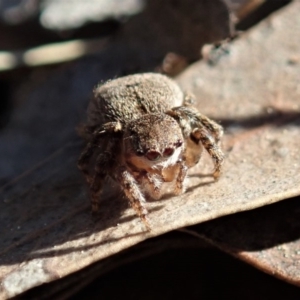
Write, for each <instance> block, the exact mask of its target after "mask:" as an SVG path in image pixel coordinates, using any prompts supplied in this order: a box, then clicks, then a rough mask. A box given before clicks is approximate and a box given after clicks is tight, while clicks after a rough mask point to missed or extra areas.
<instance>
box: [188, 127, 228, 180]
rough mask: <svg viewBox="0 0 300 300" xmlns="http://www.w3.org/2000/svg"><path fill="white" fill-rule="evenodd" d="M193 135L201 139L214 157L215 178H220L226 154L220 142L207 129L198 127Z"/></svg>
mask: <svg viewBox="0 0 300 300" xmlns="http://www.w3.org/2000/svg"><path fill="white" fill-rule="evenodd" d="M192 135H193V136H194V137H195V138H196V139H197V140H199V141H201V143H202V145H203V146H204V148H205V149H206V151H207V152H208V153H209V155H210V156H211V157H212V159H213V161H214V163H215V170H214V173H213V176H214V178H215V179H218V178H219V177H220V174H221V167H222V164H223V161H224V154H223V152H222V150H221V149H220V148H219V146H218V144H217V143H216V142H215V140H214V138H213V137H212V135H211V133H210V132H208V131H207V130H206V129H204V128H202V129H199V128H196V129H194V130H193V133H192Z"/></svg>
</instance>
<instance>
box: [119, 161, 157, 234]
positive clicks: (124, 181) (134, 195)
mask: <svg viewBox="0 0 300 300" xmlns="http://www.w3.org/2000/svg"><path fill="white" fill-rule="evenodd" d="M115 171H116V172H115V174H114V178H115V180H116V181H117V182H119V183H120V185H121V188H122V189H123V191H124V193H125V196H126V198H127V199H128V200H129V203H130V205H131V207H132V208H133V209H134V210H135V211H136V213H137V215H138V216H139V217H140V219H141V220H142V221H143V223H144V224H145V226H146V227H147V229H148V230H149V231H151V225H150V222H149V219H148V211H147V209H146V207H145V202H146V201H145V198H144V196H143V194H142V192H141V191H140V189H139V187H138V184H137V182H136V180H135V179H134V177H133V175H132V174H131V173H130V172H129V171H128V170H127V169H126V167H125V166H119V167H117V168H116V169H115Z"/></svg>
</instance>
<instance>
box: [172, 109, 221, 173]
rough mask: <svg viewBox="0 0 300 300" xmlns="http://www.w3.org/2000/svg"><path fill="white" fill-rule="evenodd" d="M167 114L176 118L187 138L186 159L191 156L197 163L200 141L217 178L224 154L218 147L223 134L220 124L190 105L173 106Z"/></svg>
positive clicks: (190, 162)
mask: <svg viewBox="0 0 300 300" xmlns="http://www.w3.org/2000/svg"><path fill="white" fill-rule="evenodd" d="M167 114H169V115H170V116H172V117H173V118H174V119H176V120H177V122H178V123H179V124H180V126H181V128H182V131H183V135H184V136H185V137H186V138H187V139H188V141H187V148H186V157H187V159H189V157H190V156H191V157H193V159H195V163H197V157H198V158H200V155H201V145H199V142H201V144H202V145H203V146H204V148H205V149H206V150H207V152H208V153H209V155H210V156H211V157H212V159H213V160H214V164H215V170H214V173H213V176H214V178H215V179H218V178H219V176H220V172H221V167H222V164H223V161H224V154H223V152H222V150H221V148H220V147H219V143H220V140H221V137H222V135H223V128H222V126H220V125H219V124H217V123H216V122H214V121H212V120H210V119H209V118H208V117H206V116H204V115H202V114H200V113H199V112H198V111H197V110H196V109H195V108H193V107H191V106H180V107H175V108H173V109H172V110H170V111H168V112H167ZM195 151H198V152H199V155H198V156H197V155H195ZM193 159H190V160H191V161H189V162H188V164H190V165H191V164H192V162H193V161H192V160H193ZM195 163H194V164H195Z"/></svg>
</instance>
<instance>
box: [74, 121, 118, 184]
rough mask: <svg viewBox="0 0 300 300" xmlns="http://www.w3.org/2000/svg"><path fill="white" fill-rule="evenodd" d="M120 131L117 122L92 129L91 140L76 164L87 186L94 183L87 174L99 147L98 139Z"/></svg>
mask: <svg viewBox="0 0 300 300" xmlns="http://www.w3.org/2000/svg"><path fill="white" fill-rule="evenodd" d="M87 128H88V127H87ZM121 129H122V127H121V124H120V123H119V122H109V123H106V124H104V125H102V126H98V127H94V130H93V133H92V137H91V140H90V141H89V142H88V144H87V146H86V147H85V149H84V150H83V151H82V153H81V155H80V157H79V159H78V162H77V167H78V169H79V170H80V171H81V172H82V173H83V174H84V176H85V178H86V181H87V183H88V184H92V183H93V181H94V179H93V177H92V176H91V175H90V174H89V173H90V172H89V163H90V159H91V158H92V156H93V154H94V153H95V150H96V149H97V148H98V147H99V141H100V139H102V138H104V137H106V133H110V132H112V133H117V132H119V131H121Z"/></svg>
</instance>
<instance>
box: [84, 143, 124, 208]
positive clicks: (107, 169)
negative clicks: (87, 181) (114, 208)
mask: <svg viewBox="0 0 300 300" xmlns="http://www.w3.org/2000/svg"><path fill="white" fill-rule="evenodd" d="M118 146H119V143H118V142H117V140H116V139H115V138H110V139H109V140H108V142H107V143H106V149H105V150H104V151H103V152H101V153H100V154H99V155H98V156H97V158H96V163H95V168H94V170H95V175H94V177H93V181H92V183H91V185H90V192H91V204H92V212H97V211H98V210H99V200H100V194H101V192H102V188H103V182H104V180H105V178H106V176H107V175H108V174H109V173H111V172H112V171H113V168H114V165H115V159H114V157H116V156H117V155H116V153H117V152H118V149H117V147H118Z"/></svg>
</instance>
